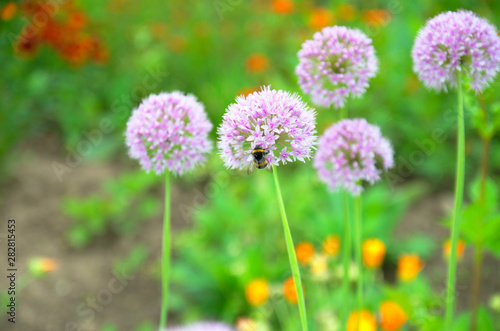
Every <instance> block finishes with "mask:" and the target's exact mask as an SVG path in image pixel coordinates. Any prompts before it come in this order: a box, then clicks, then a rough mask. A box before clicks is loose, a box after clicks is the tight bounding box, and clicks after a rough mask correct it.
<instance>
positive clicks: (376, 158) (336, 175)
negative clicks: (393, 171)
mask: <svg viewBox="0 0 500 331" xmlns="http://www.w3.org/2000/svg"><path fill="white" fill-rule="evenodd" d="M393 166H394V151H393V149H392V147H391V144H390V142H389V141H388V140H387V139H385V138H384V137H382V134H381V132H380V128H379V127H378V126H376V125H372V124H369V123H368V122H366V120H365V119H363V118H357V119H345V120H342V121H340V122H337V123H335V124H333V125H332V126H331V127H329V128H328V129H327V130H326V131H325V133H324V134H323V135H322V136H321V137H320V138H319V143H318V151H317V152H316V155H315V156H314V167H315V168H316V170H317V171H318V176H319V178H320V179H321V180H322V181H323V182H325V183H326V184H327V185H328V187H329V188H330V190H332V191H333V190H336V189H338V188H344V189H346V190H348V191H350V192H351V193H352V194H353V195H358V194H360V193H361V191H362V190H363V187H362V185H361V184H362V182H363V181H364V182H369V183H370V184H373V183H374V182H376V181H377V180H379V179H380V174H381V173H382V172H383V171H385V170H387V169H389V168H392V167H393Z"/></svg>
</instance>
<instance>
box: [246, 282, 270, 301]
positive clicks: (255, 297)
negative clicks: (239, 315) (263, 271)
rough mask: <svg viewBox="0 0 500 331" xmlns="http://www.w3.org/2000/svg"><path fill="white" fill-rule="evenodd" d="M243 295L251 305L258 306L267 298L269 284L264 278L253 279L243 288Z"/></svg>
mask: <svg viewBox="0 0 500 331" xmlns="http://www.w3.org/2000/svg"><path fill="white" fill-rule="evenodd" d="M245 295H246V297H247V300H248V303H250V304H251V305H252V306H260V305H262V304H264V303H265V302H266V301H267V299H268V298H269V285H268V284H267V282H266V281H265V280H264V279H255V280H253V281H251V282H250V283H249V284H248V285H247V287H246V288H245Z"/></svg>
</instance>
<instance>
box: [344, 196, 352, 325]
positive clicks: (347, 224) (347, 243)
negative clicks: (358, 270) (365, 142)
mask: <svg viewBox="0 0 500 331" xmlns="http://www.w3.org/2000/svg"><path fill="white" fill-rule="evenodd" d="M342 198H343V200H344V240H343V243H342V246H343V247H344V249H343V256H342V258H343V265H344V277H343V278H342V293H343V296H344V300H345V302H344V303H343V305H344V321H343V324H344V326H345V327H347V319H348V318H349V311H350V305H349V301H350V300H349V298H350V295H349V265H350V263H351V254H352V253H351V245H352V244H351V220H350V215H349V194H348V193H347V192H346V191H344V192H342ZM348 300H349V301H348ZM345 327H344V329H345Z"/></svg>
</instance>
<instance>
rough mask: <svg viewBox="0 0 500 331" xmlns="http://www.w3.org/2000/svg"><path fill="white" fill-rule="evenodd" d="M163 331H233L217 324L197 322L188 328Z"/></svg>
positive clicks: (228, 327)
mask: <svg viewBox="0 0 500 331" xmlns="http://www.w3.org/2000/svg"><path fill="white" fill-rule="evenodd" d="M165 331H235V330H234V329H233V328H231V327H230V326H227V325H225V324H222V323H217V322H199V323H195V324H191V325H188V326H183V327H178V328H173V329H166V330H165Z"/></svg>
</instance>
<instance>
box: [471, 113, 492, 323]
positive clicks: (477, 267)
mask: <svg viewBox="0 0 500 331" xmlns="http://www.w3.org/2000/svg"><path fill="white" fill-rule="evenodd" d="M482 110H483V112H484V115H485V124H486V125H487V123H488V118H487V115H488V114H487V112H486V109H485V108H484V107H482ZM482 140H483V154H482V156H481V172H480V178H481V179H480V183H481V184H480V186H479V201H480V203H481V204H482V205H484V204H485V202H486V181H487V179H488V161H489V157H490V146H491V137H489V136H482ZM478 221H479V224H478V225H479V226H482V223H483V220H482V219H480V220H478ZM482 265H483V243H482V241H480V242H478V243H476V248H475V254H474V270H473V272H472V305H471V309H472V317H471V331H476V329H477V315H478V308H479V299H480V296H481V274H482Z"/></svg>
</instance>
